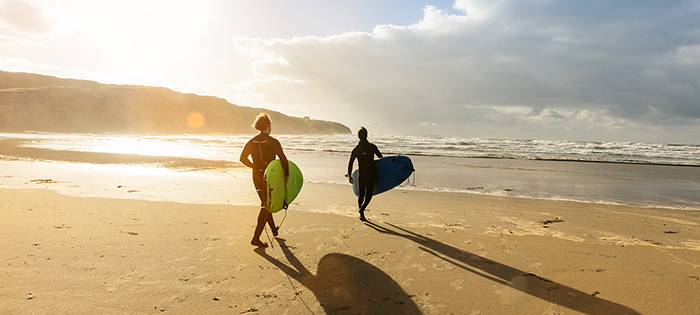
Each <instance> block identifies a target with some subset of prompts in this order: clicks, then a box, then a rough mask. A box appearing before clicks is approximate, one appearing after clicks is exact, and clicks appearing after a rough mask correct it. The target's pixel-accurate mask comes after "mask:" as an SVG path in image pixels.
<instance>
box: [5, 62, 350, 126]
mask: <svg viewBox="0 0 700 315" xmlns="http://www.w3.org/2000/svg"><path fill="white" fill-rule="evenodd" d="M261 112H266V113H268V114H269V115H270V117H271V119H272V123H273V130H274V133H276V134H338V133H350V129H349V128H348V127H346V126H344V125H342V124H339V123H336V122H330V121H323V120H313V119H309V118H300V117H290V116H287V115H284V114H282V113H279V112H276V111H270V110H265V109H260V108H252V107H245V106H238V105H235V104H231V103H229V102H227V101H226V100H224V99H221V98H217V97H212V96H201V95H195V94H186V93H180V92H175V91H172V90H170V89H167V88H162V87H146V86H131V85H109V84H101V83H98V82H93V81H86V80H74V79H62V78H56V77H51V76H44V75H38V74H30V73H12V72H4V71H0V132H22V131H46V132H76V133H108V132H109V133H164V134H181V133H189V134H201V133H231V134H248V133H254V132H255V131H254V130H253V129H252V127H251V124H252V122H253V120H254V118H255V116H257V115H258V114H259V113H261Z"/></svg>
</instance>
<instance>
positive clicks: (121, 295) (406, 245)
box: [0, 143, 700, 314]
mask: <svg viewBox="0 0 700 315" xmlns="http://www.w3.org/2000/svg"><path fill="white" fill-rule="evenodd" d="M4 144H5V145H6V146H4V147H2V148H0V150H1V151H0V153H2V154H3V156H4V158H3V159H2V160H0V216H1V217H2V220H0V248H2V249H1V250H0V277H2V281H0V310H2V313H3V314H96V313H99V314H162V313H167V314H324V313H325V314H700V311H698V309H700V300H698V298H697V297H698V296H700V211H698V210H694V209H681V208H677V209H671V208H669V207H666V208H654V207H637V206H631V205H619V204H604V203H599V202H592V201H591V202H582V201H567V200H556V199H538V198H521V197H517V196H511V195H509V194H510V193H522V191H526V189H527V188H528V187H527V185H528V183H535V181H534V180H535V179H537V180H539V183H548V182H551V183H549V184H547V186H542V187H540V188H539V189H541V190H542V191H548V190H549V188H548V187H552V186H555V185H556V183H559V184H558V185H560V186H564V185H568V186H567V187H568V188H567V187H564V189H565V190H572V189H573V188H572V187H575V186H578V187H579V188H578V190H577V191H579V193H581V194H587V195H590V196H594V195H597V194H598V193H599V192H600V191H601V189H605V187H616V188H617V189H616V191H615V193H616V194H618V195H625V196H626V198H631V196H634V194H637V195H639V194H643V193H645V191H636V190H635V188H636V187H641V186H643V182H644V181H654V182H656V183H655V184H656V186H651V187H652V188H648V189H649V191H652V192H655V193H660V192H659V191H657V190H656V189H654V188H653V187H658V186H659V185H661V184H663V183H669V184H670V185H677V186H674V187H682V186H678V185H681V184H683V183H685V182H688V183H694V182H693V178H695V177H694V176H695V175H694V174H695V173H696V172H697V171H698V169H697V168H692V167H691V168H687V167H686V168H683V167H680V168H673V167H663V166H661V167H654V166H642V167H646V168H644V169H640V166H627V165H613V164H602V165H596V164H590V163H588V164H573V163H556V162H542V163H538V162H536V161H509V160H489V159H481V160H479V159H450V158H428V157H416V158H415V159H414V164H416V167H417V169H419V172H421V173H420V176H421V178H420V179H419V183H422V186H421V187H413V188H412V187H407V188H401V189H394V190H391V191H389V192H386V193H383V194H381V195H378V196H375V197H374V198H373V200H372V203H371V204H370V207H369V208H368V212H367V217H368V219H369V220H370V222H369V223H364V222H361V221H360V220H359V219H358V214H357V212H356V207H357V204H356V203H357V200H356V197H355V196H354V195H353V194H352V192H351V188H350V185H349V184H348V183H346V182H343V180H344V178H342V175H341V174H342V172H343V169H344V168H345V166H346V164H345V163H347V162H346V161H347V160H346V159H347V157H346V156H344V155H338V154H327V153H308V152H306V153H304V152H290V153H288V155H289V157H290V158H291V159H293V160H294V161H295V162H296V163H297V164H298V165H300V167H301V168H302V169H303V170H304V171H305V178H306V182H305V184H304V188H303V189H302V191H301V193H300V195H299V196H298V198H297V199H296V200H295V201H294V202H293V203H292V205H291V206H290V209H289V210H288V211H287V212H279V213H276V214H275V215H274V216H275V220H276V221H277V223H278V224H280V223H281V230H280V235H279V236H278V237H277V238H272V235H271V233H270V232H269V230H268V231H267V232H266V233H264V234H263V237H262V239H263V241H265V242H269V243H270V245H271V246H270V247H268V248H265V249H263V248H255V247H253V246H251V245H250V240H251V238H252V234H253V229H254V225H255V221H256V217H257V212H258V207H257V204H258V199H257V195H256V194H255V191H254V189H253V186H252V183H251V179H250V174H249V173H248V170H247V169H245V168H243V167H241V166H237V165H236V163H237V162H234V163H231V162H226V161H220V162H217V161H209V160H205V159H204V160H202V159H182V158H174V157H148V156H138V155H130V154H127V155H124V154H95V153H91V154H81V153H79V152H71V151H62V150H51V149H36V148H34V149H32V148H24V147H17V146H13V145H12V144H9V145H8V143H4ZM452 165H461V166H462V167H463V172H464V173H463V174H464V175H460V176H461V177H460V178H461V179H462V180H464V181H465V182H464V183H461V185H465V186H466V187H471V186H476V185H479V184H481V183H484V182H486V179H487V178H488V177H489V176H491V177H492V178H495V180H493V181H492V182H491V183H492V184H490V185H491V186H492V188H491V189H492V190H493V191H501V192H502V194H503V195H501V196H499V195H488V194H483V193H481V194H479V193H469V191H470V190H469V189H466V190H465V191H462V192H454V191H436V190H426V189H425V187H426V186H429V185H430V184H431V183H444V182H445V180H446V179H451V180H453V181H455V183H456V184H460V183H459V182H458V181H459V180H460V179H459V178H454V174H452V175H453V177H446V176H449V175H450V170H453V169H454V167H453V166H452ZM210 170H211V171H210ZM643 170H647V171H646V172H644V171H643ZM516 172H517V173H523V174H524V175H520V177H517V181H516V180H514V179H515V177H513V176H512V175H510V174H514V173H516ZM538 174H540V175H538ZM640 174H641V175H640ZM467 175H469V176H467ZM538 177H539V178H538ZM336 178H337V179H336ZM630 179H636V180H634V181H633V180H630ZM421 180H422V182H421ZM572 181H576V182H572ZM624 181H628V182H630V183H625V182H624ZM584 183H586V184H587V185H588V186H584V185H583V184H584ZM601 183H602V184H604V185H603V187H602V188H601V187H598V186H600V185H601ZM677 183H680V184H677ZM506 185H508V186H506ZM453 187H458V186H453ZM508 187H514V188H517V189H512V190H511V189H505V188H508ZM487 188H488V187H487ZM593 189H598V190H593ZM483 190H487V189H483ZM478 191H481V189H479V190H478ZM625 191H628V192H627V193H625ZM606 198H608V197H606ZM662 201H663V200H662ZM640 202H644V201H643V200H640Z"/></svg>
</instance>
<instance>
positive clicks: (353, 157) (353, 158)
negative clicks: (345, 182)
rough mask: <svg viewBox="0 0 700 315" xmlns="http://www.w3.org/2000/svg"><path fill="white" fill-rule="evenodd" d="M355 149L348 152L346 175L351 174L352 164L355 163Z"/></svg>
mask: <svg viewBox="0 0 700 315" xmlns="http://www.w3.org/2000/svg"><path fill="white" fill-rule="evenodd" d="M356 151H357V148H355V149H353V150H352V153H350V162H348V175H352V165H353V164H354V163H355V158H356V156H355V152H356Z"/></svg>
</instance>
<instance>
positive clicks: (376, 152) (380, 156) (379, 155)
mask: <svg viewBox="0 0 700 315" xmlns="http://www.w3.org/2000/svg"><path fill="white" fill-rule="evenodd" d="M374 154H376V155H377V157H378V158H380V159H381V158H383V157H384V156H382V152H379V148H377V146H376V145H375V146H374Z"/></svg>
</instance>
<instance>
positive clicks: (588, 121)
mask: <svg viewBox="0 0 700 315" xmlns="http://www.w3.org/2000/svg"><path fill="white" fill-rule="evenodd" d="M0 70H4V71H13V72H32V73H39V74H47V75H53V76H58V77H65V78H78V79H88V80H95V81H99V82H102V83H114V84H141V85H152V86H164V87H168V88H171V89H173V90H176V91H180V92H186V93H196V94H201V95H213V96H217V97H221V98H225V99H226V100H228V101H229V102H231V103H234V104H237V105H242V106H251V107H260V108H266V109H270V110H275V111H279V112H282V113H284V114H287V115H292V116H299V117H303V116H309V117H311V118H313V119H323V120H331V121H337V122H340V123H342V124H345V125H346V126H348V127H350V129H352V130H357V129H358V128H359V127H360V126H365V127H367V129H368V130H369V132H370V139H371V135H372V134H373V133H374V134H385V135H436V136H455V137H480V138H507V139H546V140H588V141H636V142H663V143H688V144H700V0H685V1H675V0H663V1H662V0H659V1H650V0H618V1H609V0H589V1H580V0H492V1H484V0H455V1H443V0H388V1H377V0H355V1H350V0H334V1H324V0H284V1H282V0H277V1H272V0H256V1H248V0H218V1H214V0H211V1H209V0H200V1H177V0H163V1H149V0H136V1H133V0H118V1H107V0H100V1H94V0H60V1H59V0H55V1H52V0H44V1H38V0H37V1H35V0H0Z"/></svg>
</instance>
